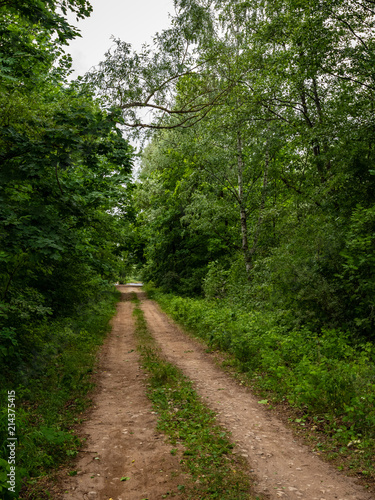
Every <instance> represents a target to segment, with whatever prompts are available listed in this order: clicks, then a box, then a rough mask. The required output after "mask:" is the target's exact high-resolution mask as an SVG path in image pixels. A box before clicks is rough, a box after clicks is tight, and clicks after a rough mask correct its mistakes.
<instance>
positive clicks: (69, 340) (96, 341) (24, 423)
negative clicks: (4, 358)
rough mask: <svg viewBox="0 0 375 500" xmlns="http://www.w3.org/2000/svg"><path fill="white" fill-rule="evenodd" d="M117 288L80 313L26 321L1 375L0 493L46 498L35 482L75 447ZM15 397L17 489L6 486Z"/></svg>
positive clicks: (7, 496)
mask: <svg viewBox="0 0 375 500" xmlns="http://www.w3.org/2000/svg"><path fill="white" fill-rule="evenodd" d="M117 300H118V293H117V292H116V291H115V290H113V291H110V292H108V291H107V292H105V293H102V294H101V296H100V300H99V301H98V300H96V301H95V302H94V301H92V302H91V303H89V304H87V305H86V306H85V307H84V308H81V310H80V313H79V315H78V314H77V315H76V316H75V317H71V318H65V319H60V320H52V321H45V322H44V323H40V324H36V325H30V326H29V327H24V342H22V346H20V348H19V349H18V350H17V351H15V352H14V353H13V356H12V359H11V360H10V362H9V363H7V365H6V366H7V370H4V371H3V372H2V373H1V375H0V379H1V390H0V450H1V457H2V460H0V498H2V499H3V500H8V499H10V498H18V497H19V498H22V499H28V500H32V499H34V500H42V499H44V498H50V496H49V494H48V492H47V491H44V486H43V491H42V489H41V488H39V486H38V484H39V483H40V481H41V478H43V477H44V476H45V475H46V474H48V473H49V472H50V471H51V470H54V469H56V468H57V467H58V466H59V465H60V464H62V463H66V462H67V461H68V460H69V459H70V458H71V457H74V456H75V455H76V453H77V448H78V447H79V444H80V441H79V439H78V438H77V437H76V435H75V434H74V426H75V424H77V423H78V422H79V421H80V419H81V413H82V412H83V410H84V409H85V408H86V407H87V406H88V404H89V399H88V396H87V394H88V392H89V391H90V389H91V388H92V387H93V382H92V372H93V370H94V367H95V360H96V353H97V349H98V348H99V346H100V345H101V344H102V342H103V339H104V337H105V335H106V333H107V332H108V329H109V320H110V319H111V317H112V316H113V315H114V313H115V303H116V302H117ZM8 391H15V394H16V398H15V403H16V429H17V431H16V432H17V447H16V466H17V468H16V493H15V494H13V493H12V492H11V491H9V490H8V489H7V486H9V484H7V483H6V480H7V476H6V473H7V471H9V465H8V464H7V457H8V448H7V446H6V445H7V437H8V427H7V397H8Z"/></svg>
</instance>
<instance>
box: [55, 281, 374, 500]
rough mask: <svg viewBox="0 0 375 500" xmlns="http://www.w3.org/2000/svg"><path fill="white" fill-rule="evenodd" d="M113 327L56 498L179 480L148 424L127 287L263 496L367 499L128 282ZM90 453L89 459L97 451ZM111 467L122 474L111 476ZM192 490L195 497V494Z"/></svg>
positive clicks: (119, 499) (127, 496)
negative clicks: (80, 441)
mask: <svg viewBox="0 0 375 500" xmlns="http://www.w3.org/2000/svg"><path fill="white" fill-rule="evenodd" d="M118 288H119V289H120V290H121V292H122V293H123V298H124V301H122V302H120V303H119V305H118V314H117V316H116V317H115V318H114V321H113V331H112V333H111V335H110V336H109V338H108V340H107V343H106V345H105V346H104V349H103V352H102V356H101V364H100V370H101V371H102V375H101V377H100V379H99V380H100V381H99V385H98V390H97V394H96V396H95V405H94V408H93V410H92V411H91V414H90V419H89V420H88V421H87V422H86V424H85V425H84V429H83V432H84V433H85V434H87V436H88V439H87V443H86V446H85V449H84V451H83V452H82V453H81V454H80V457H79V458H78V461H77V463H76V464H75V465H74V467H75V468H76V469H77V470H78V471H79V473H78V475H77V476H75V477H72V478H69V479H67V480H66V481H65V483H64V485H63V491H67V493H64V494H63V495H62V497H61V498H62V499H63V500H73V499H74V500H80V499H84V500H89V499H97V500H109V499H111V498H112V499H113V500H142V499H145V498H147V499H148V500H158V499H161V498H162V495H163V494H166V493H167V492H168V491H171V490H172V489H173V490H174V491H176V487H177V485H178V484H180V483H181V482H182V481H183V478H182V477H181V472H180V470H179V463H178V459H177V457H173V456H172V455H171V454H170V449H171V447H170V446H169V445H168V444H166V443H165V441H164V439H163V437H162V436H161V435H160V434H158V433H157V432H156V431H155V427H156V416H155V415H154V414H153V413H152V409H151V405H150V402H149V401H148V400H147V398H146V396H145V375H144V374H143V373H142V371H141V370H140V369H139V358H138V354H137V353H136V351H135V344H134V338H133V331H134V325H133V320H132V315H131V314H132V304H131V303H130V302H128V301H127V300H126V298H127V296H128V295H129V294H130V292H136V293H137V294H139V297H140V298H143V299H144V300H143V301H142V308H143V310H144V313H145V318H146V320H147V322H148V326H149V329H150V331H151V333H152V334H153V336H154V337H155V339H156V341H157V342H158V343H159V345H160V346H161V348H162V350H163V352H164V354H165V355H166V357H167V358H168V359H169V360H170V361H171V362H172V363H174V364H176V365H177V366H178V367H180V368H181V369H182V370H183V371H184V373H185V374H186V375H187V376H188V377H189V378H190V379H191V380H193V381H194V382H195V384H196V388H197V391H198V392H199V393H200V394H201V396H202V397H204V399H205V401H206V403H207V405H208V406H210V407H211V408H212V409H213V410H214V411H216V412H217V413H218V419H219V421H220V422H221V423H222V424H223V425H224V426H225V427H226V428H227V429H228V430H230V431H231V432H232V436H233V440H234V441H235V442H236V443H237V447H236V449H237V452H238V453H240V454H242V456H244V457H246V459H247V460H248V462H249V471H250V470H251V471H253V473H255V474H256V476H257V486H256V488H257V490H258V491H259V492H261V493H263V494H265V495H266V496H267V497H268V498H271V499H280V498H282V499H285V500H334V499H335V500H336V499H337V500H373V499H374V496H373V495H372V494H371V493H369V492H366V491H365V490H364V489H363V488H362V487H361V486H358V485H356V484H355V482H354V480H352V479H349V478H346V477H345V476H343V475H341V474H339V473H338V472H336V471H335V470H334V469H333V468H332V467H330V466H329V465H327V464H326V463H323V462H322V461H321V460H320V459H319V458H318V457H317V456H316V455H314V454H313V453H312V452H311V451H309V450H308V449H307V448H306V447H304V446H301V445H300V444H298V443H297V442H295V440H294V437H293V435H292V433H291V431H290V430H288V429H287V428H285V426H284V425H283V424H282V423H281V422H280V421H278V420H277V419H276V418H274V417H273V416H271V415H270V414H269V413H268V412H267V411H266V410H265V409H264V408H263V407H262V406H261V405H259V404H258V399H257V398H254V396H253V395H252V394H251V393H250V392H249V391H248V390H247V389H246V388H244V387H242V386H241V385H239V384H238V383H237V382H236V381H234V380H233V379H232V378H230V376H228V375H226V374H225V373H223V372H222V371H221V370H220V369H219V368H218V367H217V366H216V365H215V364H214V363H213V361H212V360H211V359H210V357H209V356H208V355H207V354H206V353H205V352H204V349H203V347H202V346H201V345H200V344H199V343H198V342H196V341H194V340H192V339H190V338H188V337H187V336H186V335H185V334H183V333H182V332H181V331H180V330H179V329H178V328H177V327H176V326H175V325H174V324H173V322H172V321H171V320H170V319H168V317H167V316H166V315H165V314H163V313H162V312H161V311H160V309H159V307H158V306H157V304H155V303H154V302H153V301H150V300H147V299H145V298H144V296H143V293H142V292H141V290H140V289H139V288H138V287H131V286H119V287H118ZM97 458H99V459H97ZM121 477H129V478H130V479H129V480H127V481H121ZM197 500H198V499H197Z"/></svg>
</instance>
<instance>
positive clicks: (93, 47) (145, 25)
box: [67, 0, 173, 78]
mask: <svg viewBox="0 0 375 500" xmlns="http://www.w3.org/2000/svg"><path fill="white" fill-rule="evenodd" d="M90 3H91V5H92V6H93V9H94V10H93V13H92V14H91V16H90V17H89V18H87V19H85V20H80V21H79V22H78V23H77V22H76V20H75V18H74V17H71V16H70V17H69V22H70V23H71V24H74V25H75V26H78V28H79V29H80V30H81V35H82V38H77V39H75V40H73V41H72V42H71V44H70V45H69V48H68V49H67V51H68V52H69V53H70V54H71V55H72V57H73V69H74V70H75V72H74V74H73V78H76V77H77V76H78V75H83V74H85V73H86V72H87V71H88V70H89V69H90V68H91V67H92V66H96V65H97V64H98V63H99V62H100V61H102V60H103V59H104V53H105V52H106V51H107V50H108V49H109V48H110V47H111V45H112V43H111V40H110V38H111V35H114V36H115V37H116V38H120V39H121V40H123V41H125V42H129V43H131V44H132V45H133V47H134V48H135V49H140V47H141V45H142V44H143V43H145V42H149V41H150V40H151V39H152V36H153V35H154V33H156V32H157V31H159V32H160V31H162V30H163V29H165V28H167V27H168V26H169V19H168V13H173V0H90Z"/></svg>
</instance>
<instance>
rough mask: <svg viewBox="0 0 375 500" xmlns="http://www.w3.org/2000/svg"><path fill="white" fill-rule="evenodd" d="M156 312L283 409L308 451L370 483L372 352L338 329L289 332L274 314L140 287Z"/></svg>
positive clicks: (374, 399)
mask: <svg viewBox="0 0 375 500" xmlns="http://www.w3.org/2000/svg"><path fill="white" fill-rule="evenodd" d="M146 289H147V292H148V295H149V297H153V298H155V299H156V300H157V301H158V303H159V304H160V305H161V307H162V308H163V310H164V311H165V312H166V313H168V314H169V315H171V316H172V317H173V318H174V319H175V320H176V321H178V322H179V323H180V324H182V325H183V326H184V327H186V328H187V329H188V330H189V331H191V332H192V333H193V334H194V335H196V336H198V337H200V338H202V339H203V340H204V341H205V342H206V343H207V344H208V346H209V348H210V349H219V350H222V351H226V352H228V353H230V355H231V356H232V357H231V361H227V363H228V364H231V365H232V367H233V366H234V367H235V368H236V369H237V370H239V371H240V372H243V373H244V374H246V377H247V380H248V381H249V383H250V384H251V385H252V386H253V387H254V388H255V389H256V390H258V391H259V393H260V394H262V397H263V399H262V403H263V404H266V405H267V406H268V407H270V406H272V405H275V404H284V405H285V404H288V408H289V409H291V410H292V413H293V412H294V417H292V420H293V421H294V423H295V424H296V425H297V426H299V427H301V428H305V429H307V430H308V431H309V439H310V440H311V441H312V442H313V443H314V446H315V449H316V451H318V452H319V453H323V454H324V455H325V457H326V458H328V459H331V460H334V461H336V463H337V466H338V468H339V469H343V468H344V469H346V470H347V471H351V472H352V473H356V474H357V475H360V476H361V477H363V478H366V480H368V481H369V482H373V481H374V479H375V464H374V460H373V457H374V452H375V445H374V443H375V441H374V438H375V363H374V362H375V348H374V346H373V345H372V344H371V343H368V342H367V343H365V342H362V343H361V342H359V341H356V342H353V341H351V340H350V337H349V336H348V335H347V334H346V333H345V332H342V331H339V330H322V331H321V333H320V334H319V335H317V334H316V333H312V332H311V331H309V330H308V329H307V328H300V329H298V330H296V329H293V328H290V326H288V322H287V321H286V320H285V317H284V313H282V312H277V311H276V312H269V311H268V312H265V311H248V312H244V311H243V310H239V309H236V308H235V307H234V306H230V304H228V303H225V302H224V301H221V300H211V301H208V300H204V299H189V298H182V297H177V296H174V295H171V294H168V295H167V294H163V293H161V292H160V291H158V290H156V289H154V288H153V287H152V286H148V287H147V286H146Z"/></svg>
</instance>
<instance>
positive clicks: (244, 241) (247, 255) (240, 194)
mask: <svg viewBox="0 0 375 500" xmlns="http://www.w3.org/2000/svg"><path fill="white" fill-rule="evenodd" d="M243 168H244V159H243V148H242V138H241V132H240V131H238V132H237V174H238V200H239V206H240V220H241V236H242V245H241V249H242V253H243V256H244V260H245V267H246V274H247V277H248V278H249V275H250V269H251V264H252V263H251V255H250V252H249V242H248V237H247V213H246V208H245V203H244V199H243Z"/></svg>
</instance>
